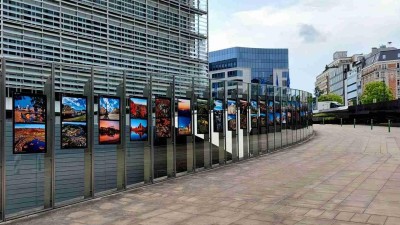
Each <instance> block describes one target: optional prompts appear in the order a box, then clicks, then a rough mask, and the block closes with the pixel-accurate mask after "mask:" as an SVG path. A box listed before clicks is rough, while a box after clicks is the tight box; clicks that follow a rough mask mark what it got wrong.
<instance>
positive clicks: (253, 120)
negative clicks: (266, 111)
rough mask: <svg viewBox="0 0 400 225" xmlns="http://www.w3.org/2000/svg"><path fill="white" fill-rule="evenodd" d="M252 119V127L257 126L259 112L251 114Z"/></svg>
mask: <svg viewBox="0 0 400 225" xmlns="http://www.w3.org/2000/svg"><path fill="white" fill-rule="evenodd" d="M250 120H251V128H257V126H258V122H257V120H258V118H257V114H251V115H250Z"/></svg>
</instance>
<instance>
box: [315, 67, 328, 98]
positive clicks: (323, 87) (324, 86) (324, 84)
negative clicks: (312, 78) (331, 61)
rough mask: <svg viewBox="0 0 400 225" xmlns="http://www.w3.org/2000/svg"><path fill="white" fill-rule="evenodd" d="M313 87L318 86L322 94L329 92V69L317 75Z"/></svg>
mask: <svg viewBox="0 0 400 225" xmlns="http://www.w3.org/2000/svg"><path fill="white" fill-rule="evenodd" d="M315 87H318V88H319V90H320V91H321V93H322V94H327V93H329V69H326V70H325V71H324V72H322V73H321V74H320V75H318V76H317V81H316V82H315Z"/></svg>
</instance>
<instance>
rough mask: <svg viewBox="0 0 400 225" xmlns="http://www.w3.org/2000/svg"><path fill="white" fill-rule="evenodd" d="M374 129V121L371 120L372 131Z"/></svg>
mask: <svg viewBox="0 0 400 225" xmlns="http://www.w3.org/2000/svg"><path fill="white" fill-rule="evenodd" d="M373 128H374V119H371V130H372V129H373Z"/></svg>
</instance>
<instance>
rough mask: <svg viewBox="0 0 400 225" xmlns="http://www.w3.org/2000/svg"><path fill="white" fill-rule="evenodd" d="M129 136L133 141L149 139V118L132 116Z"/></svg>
mask: <svg viewBox="0 0 400 225" xmlns="http://www.w3.org/2000/svg"><path fill="white" fill-rule="evenodd" d="M129 136H130V140H131V141H147V140H148V129H147V119H135V118H131V126H130V135H129Z"/></svg>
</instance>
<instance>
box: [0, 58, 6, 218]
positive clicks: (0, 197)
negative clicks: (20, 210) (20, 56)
mask: <svg viewBox="0 0 400 225" xmlns="http://www.w3.org/2000/svg"><path fill="white" fill-rule="evenodd" d="M5 131H6V59H5V58H2V60H1V77H0V221H4V220H5V218H6V216H5V211H6V206H5V204H6V203H5V202H6V151H5V140H6V139H5V138H6V134H5V133H6V132H5Z"/></svg>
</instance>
